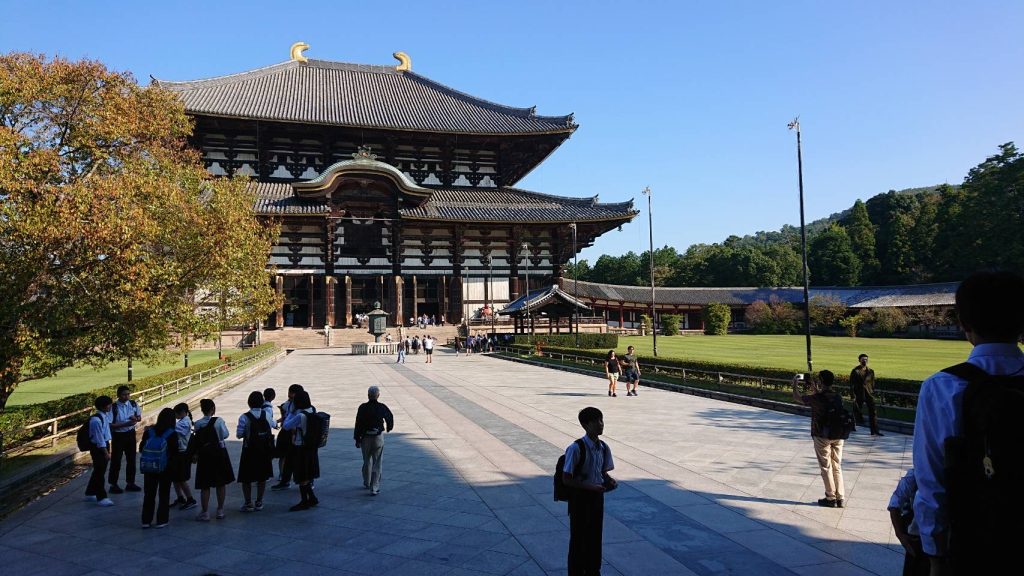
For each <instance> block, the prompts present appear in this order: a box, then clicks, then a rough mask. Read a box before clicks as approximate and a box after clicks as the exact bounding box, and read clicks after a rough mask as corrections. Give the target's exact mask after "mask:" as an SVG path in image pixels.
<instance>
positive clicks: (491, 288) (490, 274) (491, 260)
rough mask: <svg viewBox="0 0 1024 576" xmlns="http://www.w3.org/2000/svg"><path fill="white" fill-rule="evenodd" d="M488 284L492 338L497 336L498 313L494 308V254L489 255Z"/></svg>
mask: <svg viewBox="0 0 1024 576" xmlns="http://www.w3.org/2000/svg"><path fill="white" fill-rule="evenodd" d="M487 284H489V286H488V287H487V294H488V296H490V299H491V338H495V336H494V319H495V317H496V316H497V315H498V314H497V311H496V310H495V309H494V257H492V256H488V257H487Z"/></svg>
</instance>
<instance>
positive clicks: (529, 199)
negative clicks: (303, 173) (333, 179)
mask: <svg viewBox="0 0 1024 576" xmlns="http://www.w3.org/2000/svg"><path fill="white" fill-rule="evenodd" d="M249 186H250V189H251V190H252V191H253V192H255V194H256V197H257V198H256V212H257V213H258V214H264V215H293V214H294V215H302V214H327V213H328V211H329V210H328V206H327V203H326V202H325V201H323V200H320V199H303V198H298V197H296V196H295V194H294V192H293V190H292V186H291V184H289V183H285V182H253V183H250V184H249ZM399 212H400V214H401V215H402V217H403V218H409V219H415V220H444V221H459V222H530V223H537V222H603V221H618V220H621V221H623V222H626V221H628V220H630V219H631V218H633V216H635V215H636V214H637V211H636V210H634V209H633V203H632V202H631V201H630V202H617V203H602V202H599V201H598V199H597V197H593V198H569V197H565V196H553V195H549V194H541V193H538V192H530V191H528V190H521V189H518V188H491V189H480V188H440V189H436V190H434V191H433V194H432V196H431V197H430V198H429V199H428V200H427V201H425V202H424V203H423V204H422V205H421V206H419V207H416V208H404V209H401V210H400V211H399Z"/></svg>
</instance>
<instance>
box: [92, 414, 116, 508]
mask: <svg viewBox="0 0 1024 576" xmlns="http://www.w3.org/2000/svg"><path fill="white" fill-rule="evenodd" d="M113 403H114V400H113V399H112V398H111V397H110V396H99V397H97V398H96V400H95V402H93V406H95V407H96V413H95V414H93V415H92V416H89V456H91V457H92V474H91V475H90V476H89V485H88V486H86V488H85V501H86V502H95V503H96V504H98V505H100V506H103V507H106V506H113V505H114V501H113V500H111V499H110V498H108V497H107V490H106V488H104V487H103V481H104V476H105V475H106V473H107V463H109V462H110V424H109V423H108V420H107V419H108V417H109V416H110V410H111V408H110V407H111V406H112V405H113Z"/></svg>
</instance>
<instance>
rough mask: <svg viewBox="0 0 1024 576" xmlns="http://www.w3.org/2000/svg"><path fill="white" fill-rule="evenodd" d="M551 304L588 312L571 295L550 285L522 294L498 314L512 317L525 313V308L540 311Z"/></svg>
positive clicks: (580, 302) (587, 308)
mask: <svg viewBox="0 0 1024 576" xmlns="http://www.w3.org/2000/svg"><path fill="white" fill-rule="evenodd" d="M527 301H529V306H527ZM552 303H558V304H563V305H565V306H567V307H569V308H573V307H575V308H577V309H579V310H580V311H583V312H585V311H588V310H590V307H589V306H587V305H586V303H584V302H582V301H580V300H577V299H575V298H573V297H572V295H571V294H568V293H566V292H565V291H563V290H562V289H561V288H559V287H558V286H556V285H551V286H548V287H547V288H540V289H538V290H530V293H529V294H523V295H522V296H520V297H519V298H517V299H516V300H513V301H512V302H509V304H508V306H505V307H504V308H502V309H501V310H498V314H499V315H502V316H508V315H514V314H518V313H520V312H526V311H527V308H529V309H530V310H540V309H541V308H543V307H545V306H547V305H549V304H552Z"/></svg>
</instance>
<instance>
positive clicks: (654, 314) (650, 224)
mask: <svg viewBox="0 0 1024 576" xmlns="http://www.w3.org/2000/svg"><path fill="white" fill-rule="evenodd" d="M642 194H643V195H644V196H647V231H648V233H649V235H650V241H651V245H650V249H651V340H652V342H653V345H654V355H655V356H657V355H658V309H657V308H655V294H654V214H653V213H652V212H651V187H650V186H647V187H645V188H644V189H643V191H642Z"/></svg>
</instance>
